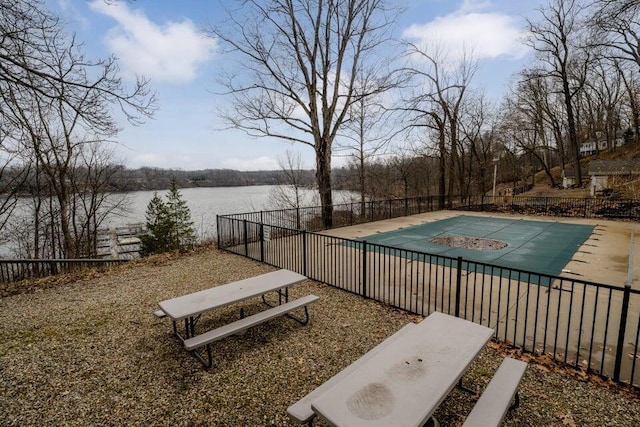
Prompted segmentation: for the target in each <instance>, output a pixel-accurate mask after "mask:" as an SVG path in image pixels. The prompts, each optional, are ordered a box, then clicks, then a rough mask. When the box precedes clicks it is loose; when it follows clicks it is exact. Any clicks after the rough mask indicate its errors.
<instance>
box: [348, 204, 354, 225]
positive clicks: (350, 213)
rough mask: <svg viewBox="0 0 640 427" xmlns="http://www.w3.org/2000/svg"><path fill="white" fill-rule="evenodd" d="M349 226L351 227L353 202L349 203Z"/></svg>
mask: <svg viewBox="0 0 640 427" xmlns="http://www.w3.org/2000/svg"><path fill="white" fill-rule="evenodd" d="M349 225H353V202H351V210H350V211H349Z"/></svg>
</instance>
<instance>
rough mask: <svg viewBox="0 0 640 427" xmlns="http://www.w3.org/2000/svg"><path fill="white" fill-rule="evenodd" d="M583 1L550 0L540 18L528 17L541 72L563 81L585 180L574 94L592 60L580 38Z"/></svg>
mask: <svg viewBox="0 0 640 427" xmlns="http://www.w3.org/2000/svg"><path fill="white" fill-rule="evenodd" d="M581 10H582V5H581V4H580V1H579V0H549V3H548V4H547V5H545V6H544V7H541V8H539V9H538V12H539V15H540V20H539V21H537V22H536V21H532V20H528V25H527V27H528V31H529V34H530V36H529V38H528V40H527V43H528V44H529V45H530V46H531V47H532V48H533V49H534V50H535V51H536V53H537V56H538V59H539V61H540V62H541V64H542V66H541V68H540V70H539V72H540V73H541V74H546V75H548V76H550V77H552V78H553V79H555V80H556V81H557V82H558V83H559V85H560V91H561V93H562V95H563V101H564V107H565V110H566V120H567V121H566V123H567V129H568V139H569V147H570V149H571V158H572V161H573V167H574V170H575V173H576V181H577V182H578V183H580V182H582V173H581V170H580V152H579V141H578V133H577V125H576V117H575V109H574V105H573V102H574V98H575V96H576V94H577V93H578V92H579V91H581V90H582V88H583V86H584V83H585V79H586V70H587V68H588V64H589V51H588V50H586V49H583V47H584V43H583V41H582V40H581V39H580V38H581V36H582V33H581V30H582V29H583V27H582V26H581V24H582V22H581V16H580V13H581Z"/></svg>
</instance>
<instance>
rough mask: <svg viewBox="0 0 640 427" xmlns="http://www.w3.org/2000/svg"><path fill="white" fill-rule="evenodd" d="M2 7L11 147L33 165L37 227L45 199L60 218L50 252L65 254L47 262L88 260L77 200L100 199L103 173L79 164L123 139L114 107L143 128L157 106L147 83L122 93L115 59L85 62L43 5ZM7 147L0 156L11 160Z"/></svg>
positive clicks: (1, 75) (1, 59)
mask: <svg viewBox="0 0 640 427" xmlns="http://www.w3.org/2000/svg"><path fill="white" fill-rule="evenodd" d="M0 3H1V6H2V8H1V12H0V32H1V34H0V36H2V37H3V38H2V44H1V47H0V88H1V89H2V90H1V91H0V92H1V93H2V98H0V101H1V103H0V117H2V119H3V120H4V121H6V122H8V123H11V125H12V129H13V132H11V134H9V135H8V137H7V139H8V140H9V141H11V142H12V143H13V144H14V145H16V146H17V147H19V149H20V154H21V156H22V158H23V159H24V164H30V162H32V163H33V165H34V168H33V175H34V176H35V179H32V180H31V181H30V184H32V185H35V188H33V191H32V192H31V193H32V194H33V196H34V197H35V198H36V199H37V200H36V202H35V203H34V209H35V212H36V214H35V215H36V219H37V218H38V215H39V214H40V212H42V208H43V203H42V200H41V198H44V200H48V206H46V207H47V209H48V211H49V212H50V213H51V214H52V215H53V212H54V211H55V213H56V214H55V218H56V220H57V221H58V222H56V224H55V225H54V223H52V226H51V229H50V230H48V231H47V232H50V233H52V234H51V239H50V242H51V245H52V247H54V248H55V247H58V246H59V251H60V252H59V253H58V254H56V253H54V252H51V253H50V254H49V255H54V256H66V257H76V256H78V255H82V254H84V253H85V250H84V249H82V248H81V247H80V246H79V243H78V238H77V237H78V236H82V235H83V233H85V232H86V231H87V230H85V229H83V226H82V225H80V224H79V223H78V218H79V216H78V213H79V210H78V209H79V206H78V204H77V202H78V200H79V199H77V198H76V196H77V194H78V193H77V192H78V191H80V190H82V191H83V192H84V191H86V189H87V188H91V186H92V185H93V187H92V191H98V189H97V188H96V187H95V184H96V181H95V180H94V179H95V178H96V176H95V175H94V172H95V171H96V169H95V168H98V167H99V166H105V165H96V164H95V162H93V160H96V159H98V158H99V157H95V156H93V155H92V156H91V158H92V159H93V160H92V161H91V164H90V165H87V164H86V162H84V163H85V164H84V165H80V164H78V162H79V160H82V159H83V156H86V155H87V153H97V151H95V149H94V146H98V145H101V144H103V143H106V142H108V141H109V140H110V139H111V138H113V137H114V136H115V135H116V134H117V132H118V131H119V127H118V125H117V123H116V121H115V119H114V118H113V116H112V114H111V109H112V107H113V106H114V105H116V106H119V108H120V110H121V111H122V112H123V113H124V114H125V115H126V117H127V118H128V119H129V121H130V122H132V123H139V122H140V120H141V119H142V118H143V117H147V116H150V115H151V114H152V113H153V110H154V108H155V101H154V99H153V95H151V94H150V93H149V91H148V87H147V83H146V82H145V81H144V80H139V81H138V82H137V83H136V84H135V86H134V87H133V88H132V90H131V91H129V90H128V89H127V88H126V87H125V85H124V84H123V83H122V81H121V80H120V77H119V76H118V67H117V63H116V61H115V59H114V58H109V59H107V60H98V61H89V60H87V59H86V58H85V56H84V54H83V53H82V51H81V49H80V46H79V45H78V44H77V43H76V40H75V37H74V36H69V35H67V34H66V33H65V32H64V31H63V29H62V27H61V25H60V22H59V21H58V19H57V17H55V16H54V15H52V14H50V13H48V12H47V11H46V10H45V9H44V5H43V3H42V2H40V1H37V0H18V1H16V2H11V3H10V4H9V2H5V0H0ZM5 3H7V4H5ZM7 147H8V145H3V146H2V147H0V149H2V150H3V151H5V152H6V151H7ZM88 147H91V148H88ZM84 160H86V158H84ZM87 168H92V171H91V172H90V173H85V174H84V179H85V182H84V183H82V185H80V184H81V183H80V181H79V180H78V178H79V177H80V175H78V174H79V173H80V172H81V171H83V170H84V171H85V172H86V169H87ZM83 194H84V193H83ZM51 195H53V196H54V197H53V198H52V197H50V196H51ZM90 196H91V197H93V196H95V195H90ZM54 199H55V200H54ZM85 201H86V199H85ZM96 202H97V200H96V199H94V200H93V201H92V202H91V203H90V205H91V206H93V208H90V209H89V210H88V211H87V210H86V205H85V209H84V210H85V212H84V214H83V215H84V217H83V220H86V221H88V220H92V221H93V223H94V225H95V221H96V220H97V217H96V215H95V214H96V211H95V209H94V208H95V207H96ZM83 203H84V202H83ZM91 211H93V212H91ZM87 215H88V216H87ZM85 224H86V222H85ZM78 227H80V228H78ZM56 233H60V234H59V235H60V236H61V237H60V240H61V244H60V245H58V244H57V242H55V240H56V239H57V237H56V235H55V234H56ZM85 237H86V236H85ZM35 239H39V233H37V236H36V237H35ZM39 247H40V243H38V241H37V240H36V242H35V243H34V253H35V254H36V256H37V254H39V253H42V251H41V250H40V249H39ZM55 250H57V249H55Z"/></svg>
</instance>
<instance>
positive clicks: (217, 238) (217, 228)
mask: <svg viewBox="0 0 640 427" xmlns="http://www.w3.org/2000/svg"><path fill="white" fill-rule="evenodd" d="M216 240H217V242H216V244H217V245H218V249H220V215H216Z"/></svg>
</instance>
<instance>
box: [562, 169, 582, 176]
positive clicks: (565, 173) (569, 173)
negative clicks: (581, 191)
mask: <svg viewBox="0 0 640 427" xmlns="http://www.w3.org/2000/svg"><path fill="white" fill-rule="evenodd" d="M580 169H581V172H582V176H586V175H587V171H586V170H584V169H582V168H580ZM562 176H563V177H564V178H575V177H576V171H575V170H574V169H573V168H567V169H563V170H562Z"/></svg>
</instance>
